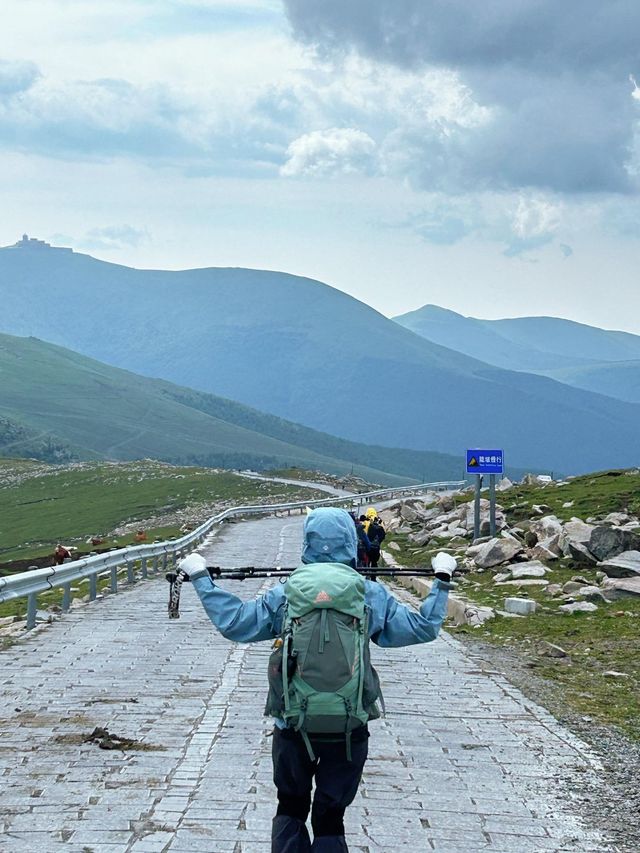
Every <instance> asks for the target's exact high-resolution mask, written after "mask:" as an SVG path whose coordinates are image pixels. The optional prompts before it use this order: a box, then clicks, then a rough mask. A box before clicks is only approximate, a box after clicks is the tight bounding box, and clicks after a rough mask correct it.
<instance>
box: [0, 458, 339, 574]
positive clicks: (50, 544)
mask: <svg viewBox="0 0 640 853" xmlns="http://www.w3.org/2000/svg"><path fill="white" fill-rule="evenodd" d="M28 472H32V473H33V472H36V473H37V472H41V473H40V474H39V475H38V476H30V477H25V478H24V479H22V481H21V482H19V483H18V484H17V485H14V484H12V482H13V480H14V476H13V474H18V475H20V474H23V475H24V474H25V473H28ZM320 497H326V495H324V493H321V492H317V491H315V490H313V489H308V490H307V489H301V488H300V487H297V486H287V485H284V484H280V483H268V482H264V481H259V480H250V479H247V478H245V477H239V476H237V475H235V474H232V473H229V472H215V471H212V470H210V469H207V468H190V467H174V466H170V465H164V464H162V463H158V462H152V461H148V460H147V461H141V462H131V463H119V464H107V463H91V464H85V465H83V466H60V467H56V466H46V465H44V464H43V463H29V462H26V463H25V462H22V461H17V462H16V461H13V460H3V459H0V561H2V562H4V563H6V562H9V561H10V560H16V559H30V558H32V557H37V556H41V555H45V554H51V553H52V552H53V548H54V547H55V544H56V542H60V541H62V542H64V543H65V544H67V545H75V546H76V547H78V549H79V550H85V551H89V550H92V546H91V545H87V544H86V540H87V539H88V538H90V537H92V536H97V535H99V536H101V537H104V538H105V543H104V545H102V546H100V547H114V546H122V545H126V544H130V543H131V542H133V532H132V533H131V534H128V535H125V536H114V535H113V531H114V529H115V528H117V527H118V526H120V525H122V524H123V523H125V522H134V523H135V522H144V521H145V520H146V519H156V521H155V523H154V524H152V525H149V526H148V529H147V538H148V541H153V539H156V538H167V537H174V536H176V535H178V534H179V525H177V524H176V523H175V522H174V521H172V520H171V516H172V515H173V514H175V513H176V512H177V511H179V510H183V509H184V508H185V507H188V506H194V505H195V506H197V507H198V511H197V514H198V516H199V520H205V519H206V518H207V517H208V515H209V514H210V513H209V512H208V511H207V507H209V506H213V505H214V504H220V503H221V502H226V503H227V504H228V505H230V506H232V505H235V504H241V503H247V502H276V501H278V500H295V499H297V498H300V499H303V498H307V499H313V498H320ZM164 517H166V518H167V521H163V518H164Z"/></svg>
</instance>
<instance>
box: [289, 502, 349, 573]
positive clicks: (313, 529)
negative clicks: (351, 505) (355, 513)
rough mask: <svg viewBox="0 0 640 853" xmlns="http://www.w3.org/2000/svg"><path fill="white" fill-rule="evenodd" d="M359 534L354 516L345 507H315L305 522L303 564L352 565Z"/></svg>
mask: <svg viewBox="0 0 640 853" xmlns="http://www.w3.org/2000/svg"><path fill="white" fill-rule="evenodd" d="M357 553H358V535H357V533H356V527H355V524H354V523H353V519H352V518H351V516H350V515H349V513H348V512H347V511H346V510H344V509H338V508H336V507H328V506H327V507H318V509H314V510H313V511H312V512H310V513H309V515H308V516H307V517H306V519H305V522H304V543H303V546H302V562H303V563H344V564H345V565H346V566H350V565H355V559H356V555H357Z"/></svg>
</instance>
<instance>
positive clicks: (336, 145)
mask: <svg viewBox="0 0 640 853" xmlns="http://www.w3.org/2000/svg"><path fill="white" fill-rule="evenodd" d="M375 150H376V143H375V142H374V141H373V139H372V138H371V137H370V136H369V135H368V134H366V133H363V132H362V131H361V130H355V129H354V128H338V127H333V128H330V129H329V130H315V131H313V132H312V133H306V134H304V135H303V136H300V137H298V139H294V141H293V142H292V143H291V144H290V145H289V147H288V148H287V161H286V163H285V164H284V166H282V168H281V169H280V174H282V175H284V176H285V177H289V178H290V177H298V176H301V175H335V174H342V175H349V174H355V173H358V172H367V171H369V170H370V169H371V166H372V164H373V161H374V158H375Z"/></svg>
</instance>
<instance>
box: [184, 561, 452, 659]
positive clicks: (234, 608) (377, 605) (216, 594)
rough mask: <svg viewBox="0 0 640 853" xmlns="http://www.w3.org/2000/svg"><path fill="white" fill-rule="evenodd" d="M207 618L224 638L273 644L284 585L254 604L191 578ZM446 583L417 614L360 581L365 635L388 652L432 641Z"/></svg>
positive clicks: (444, 609) (443, 607) (202, 578)
mask: <svg viewBox="0 0 640 853" xmlns="http://www.w3.org/2000/svg"><path fill="white" fill-rule="evenodd" d="M193 587H194V589H195V590H196V592H197V593H198V595H199V597H200V601H201V602H202V604H203V606H204V609H205V610H206V612H207V616H208V617H209V619H211V621H212V622H213V624H214V625H215V626H216V628H217V629H218V630H219V631H220V633H221V634H222V636H223V637H226V638H227V639H228V640H235V641H236V642H238V643H254V642H258V641H260V640H272V639H274V638H275V637H277V636H279V634H280V631H281V629H282V615H283V611H284V605H285V595H284V585H283V584H281V583H277V584H276V585H275V586H274V587H272V588H271V589H269V590H267V591H266V592H265V593H264V595H261V596H259V597H258V598H256V599H254V600H253V601H242V600H241V599H240V598H238V596H237V595H234V594H233V593H232V592H228V591H227V590H224V589H221V588H220V587H219V586H216V585H215V584H214V583H213V581H212V580H211V578H210V577H209V575H201V576H200V577H196V578H194V579H193ZM450 588H451V586H450V584H448V583H445V582H443V581H441V580H438V579H437V578H436V579H434V581H433V586H432V587H431V592H430V593H429V596H428V597H427V598H426V599H425V600H424V601H423V602H422V604H421V606H420V610H419V612H416V611H415V610H413V609H412V608H410V607H407V606H406V605H404V604H401V603H400V602H399V601H398V600H397V599H396V598H394V596H393V595H392V594H391V593H390V592H389V590H388V589H387V588H386V587H385V586H383V585H382V584H380V583H375V582H374V581H365V602H366V605H367V607H368V608H369V636H370V638H371V639H372V640H373V642H374V643H376V644H377V645H378V646H383V647H386V648H392V647H396V646H410V645H413V644H415V643H428V642H430V641H431V640H435V638H436V637H437V636H438V633H439V631H440V626H441V625H442V621H443V619H444V617H445V616H446V613H447V599H448V597H449V589H450Z"/></svg>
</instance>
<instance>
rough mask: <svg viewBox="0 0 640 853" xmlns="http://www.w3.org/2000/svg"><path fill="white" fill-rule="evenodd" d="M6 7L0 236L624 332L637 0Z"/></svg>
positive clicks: (633, 200)
mask: <svg viewBox="0 0 640 853" xmlns="http://www.w3.org/2000/svg"><path fill="white" fill-rule="evenodd" d="M478 9H479V6H478V5H477V4H470V3H469V2H467V0H450V2H447V3H442V2H439V0H395V2H393V3H391V2H389V0H323V2H322V3H318V2H315V0H285V2H281V0H261V2H258V0H235V2H231V0H110V2H109V3H106V2H104V0H3V27H2V32H1V33H0V187H1V189H2V200H3V204H2V205H1V206H0V244H7V243H12V242H14V240H15V239H17V237H18V236H19V235H20V234H21V233H22V232H23V231H28V232H29V233H31V234H33V235H36V236H39V237H43V238H46V239H51V240H54V241H56V242H59V243H64V244H69V245H73V246H74V248H76V249H78V250H79V251H87V252H90V253H91V254H94V255H96V256H98V257H102V258H105V259H108V260H112V261H116V262H118V263H126V264H131V265H133V266H147V267H165V268H184V267H193V266H209V265H212V266H251V267H260V268H269V269H281V270H286V271H288V272H294V273H298V274H301V275H308V276H311V277H315V278H319V279H322V280H324V281H326V282H328V283H329V284H332V285H334V286H336V287H338V288H340V289H342V290H345V291H346V292H348V293H351V294H352V295H354V296H356V297H358V298H360V299H363V300H364V301H366V302H368V303H369V304H371V305H373V306H374V307H375V308H377V309H378V310H380V311H382V312H383V313H385V314H387V315H393V314H395V313H400V312H403V311H407V310H411V309H413V308H416V307H418V306H419V305H422V304H425V303H427V302H430V303H436V304H439V305H443V306H445V307H447V308H452V309H454V310H457V311H460V312H461V313H466V314H472V315H475V316H483V317H502V316H519V315H530V314H552V315H557V316H565V317H570V318H572V319H576V320H579V321H582V322H587V323H592V324H594V325H602V326H606V327H609V328H619V329H626V330H628V331H632V332H636V333H640V319H639V315H640V312H639V311H638V305H639V303H640V300H639V299H638V295H637V290H638V287H637V278H638V269H639V268H640V195H639V189H640V183H639V172H640V130H639V129H640V124H639V120H640V90H639V89H638V87H637V85H636V83H635V80H636V79H640V52H639V51H638V50H637V39H636V37H635V36H636V34H637V32H639V31H640V5H639V4H637V2H635V0H633V2H632V0H611V2H609V3H607V4H602V3H601V2H597V0H581V2H580V3H577V2H575V0H567V2H566V3H561V4H558V3H557V2H553V0H518V2H517V3H516V2H513V0H492V2H490V3H488V4H486V5H484V6H483V10H482V14H479V13H478V12H477V10H478Z"/></svg>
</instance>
